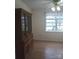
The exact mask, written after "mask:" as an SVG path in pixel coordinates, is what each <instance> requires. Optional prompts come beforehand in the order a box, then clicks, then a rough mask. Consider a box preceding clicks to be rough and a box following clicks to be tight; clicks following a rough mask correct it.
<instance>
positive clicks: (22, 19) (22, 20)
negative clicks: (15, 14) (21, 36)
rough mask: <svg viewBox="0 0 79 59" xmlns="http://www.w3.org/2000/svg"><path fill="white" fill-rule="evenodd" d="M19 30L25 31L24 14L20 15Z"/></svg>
mask: <svg viewBox="0 0 79 59" xmlns="http://www.w3.org/2000/svg"><path fill="white" fill-rule="evenodd" d="M21 30H22V31H23V32H24V31H25V19H24V16H22V17H21Z"/></svg>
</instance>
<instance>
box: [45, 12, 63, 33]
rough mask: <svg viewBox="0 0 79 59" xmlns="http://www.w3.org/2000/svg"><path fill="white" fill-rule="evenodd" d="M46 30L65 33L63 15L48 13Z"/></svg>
mask: <svg viewBox="0 0 79 59" xmlns="http://www.w3.org/2000/svg"><path fill="white" fill-rule="evenodd" d="M45 30H46V31H47V32H62V31H63V16H62V14H61V13H60V14H55V13H47V14H46V27H45Z"/></svg>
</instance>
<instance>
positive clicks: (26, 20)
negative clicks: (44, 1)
mask: <svg viewBox="0 0 79 59" xmlns="http://www.w3.org/2000/svg"><path fill="white" fill-rule="evenodd" d="M25 28H26V29H25V31H26V32H28V16H25Z"/></svg>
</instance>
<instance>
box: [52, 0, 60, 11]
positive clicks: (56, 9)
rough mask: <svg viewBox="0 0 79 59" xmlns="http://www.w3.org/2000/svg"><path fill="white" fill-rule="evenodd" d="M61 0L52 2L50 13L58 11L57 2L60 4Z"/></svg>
mask: <svg viewBox="0 0 79 59" xmlns="http://www.w3.org/2000/svg"><path fill="white" fill-rule="evenodd" d="M60 1H61V0H52V3H53V4H54V7H52V8H51V10H52V11H60V10H61V9H60V7H59V4H58V2H60Z"/></svg>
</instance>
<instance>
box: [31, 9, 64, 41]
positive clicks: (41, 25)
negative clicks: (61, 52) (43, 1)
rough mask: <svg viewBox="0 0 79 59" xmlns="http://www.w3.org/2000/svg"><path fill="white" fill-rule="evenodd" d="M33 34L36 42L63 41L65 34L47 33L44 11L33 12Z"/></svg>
mask: <svg viewBox="0 0 79 59" xmlns="http://www.w3.org/2000/svg"><path fill="white" fill-rule="evenodd" d="M32 14H33V15H32V32H33V35H34V39H35V40H47V41H63V32H45V19H44V11H36V10H35V11H33V12H32Z"/></svg>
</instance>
